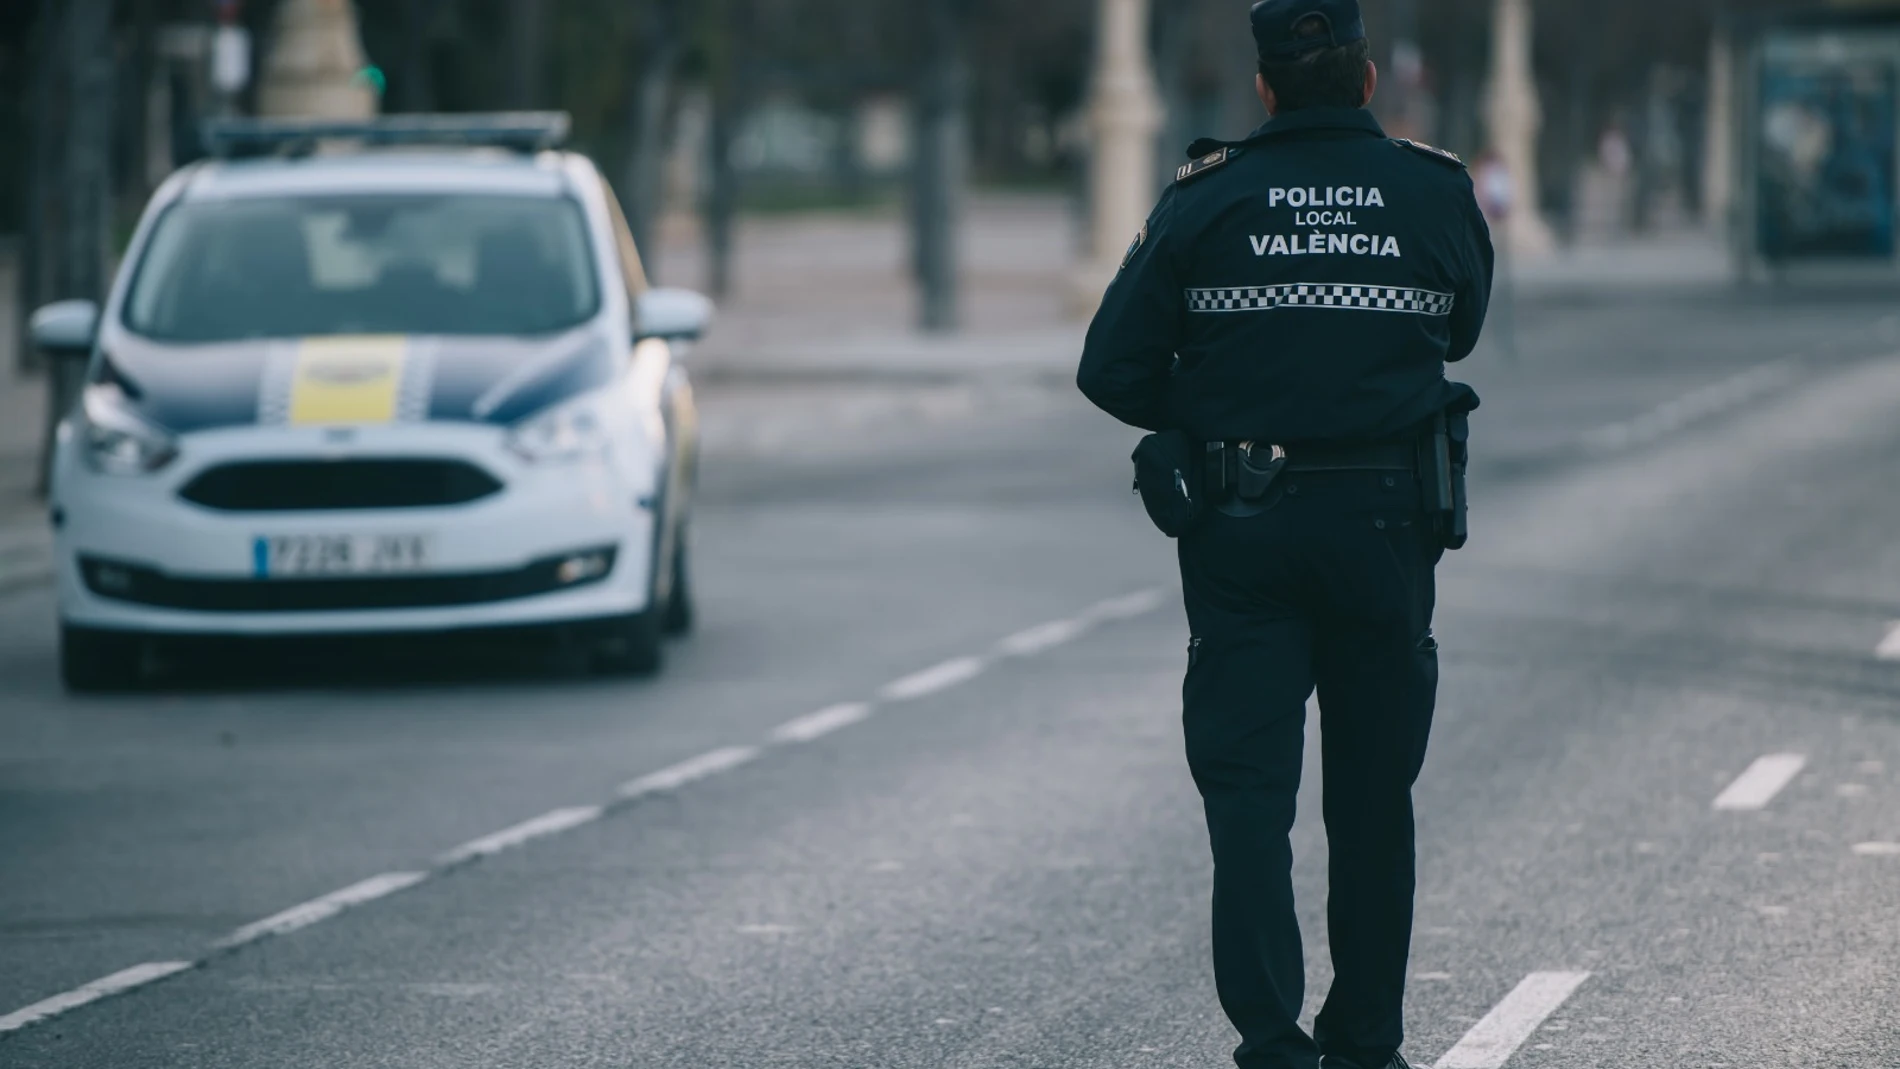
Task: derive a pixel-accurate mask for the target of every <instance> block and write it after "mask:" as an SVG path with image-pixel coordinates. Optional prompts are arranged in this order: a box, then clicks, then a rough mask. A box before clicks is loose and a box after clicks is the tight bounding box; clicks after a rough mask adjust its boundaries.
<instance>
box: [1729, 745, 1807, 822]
mask: <svg viewBox="0 0 1900 1069" xmlns="http://www.w3.org/2000/svg"><path fill="white" fill-rule="evenodd" d="M1807 763H1808V759H1807V757H1806V755H1804V754H1798V753H1771V754H1767V755H1765V756H1762V757H1757V758H1756V759H1755V763H1754V764H1752V765H1749V766H1748V768H1747V769H1746V770H1744V771H1743V772H1742V774H1741V775H1739V776H1737V777H1735V782H1733V783H1731V784H1729V785H1728V786H1727V787H1726V788H1724V789H1723V791H1722V793H1721V794H1718V795H1716V796H1715V808H1717V809H1728V810H1746V809H1761V808H1763V807H1765V806H1766V805H1767V804H1768V803H1769V802H1772V801H1774V800H1775V795H1777V794H1780V793H1781V789H1782V788H1783V787H1786V786H1787V785H1788V784H1789V783H1791V782H1793V780H1794V778H1795V777H1796V776H1798V775H1800V774H1801V769H1802V768H1803V767H1804V766H1806V765H1807Z"/></svg>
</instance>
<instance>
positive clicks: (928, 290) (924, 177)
mask: <svg viewBox="0 0 1900 1069" xmlns="http://www.w3.org/2000/svg"><path fill="white" fill-rule="evenodd" d="M967 13H968V3H967V0H925V4H924V18H923V20H922V23H921V30H922V40H921V46H922V48H921V51H922V53H923V55H922V57H921V59H920V62H919V63H918V64H917V75H918V81H917V89H916V98H917V106H916V109H915V110H916V118H915V120H914V122H915V126H916V129H915V139H916V149H915V150H914V153H913V156H912V160H911V211H912V219H911V224H912V235H913V236H912V243H911V244H912V250H913V253H914V256H915V265H914V269H915V273H916V276H917V286H918V291H919V297H920V302H919V311H918V325H919V326H921V327H922V328H923V329H925V330H927V331H933V332H940V333H941V332H948V331H953V330H955V329H956V328H957V320H958V309H957V292H958V285H957V273H958V262H957V261H958V256H957V220H958V215H959V209H960V206H961V201H962V195H963V182H964V176H965V174H966V172H967V167H966V164H965V154H966V153H967V152H968V147H967V139H968V135H969V131H968V128H967V118H968V114H969V111H968V107H969V102H968V99H967V98H968V95H969V77H968V75H967V73H966V71H965V69H964V55H963V53H964V41H963V35H964V32H965V18H966V15H967Z"/></svg>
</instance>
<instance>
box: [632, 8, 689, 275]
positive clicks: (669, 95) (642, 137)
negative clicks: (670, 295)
mask: <svg viewBox="0 0 1900 1069" xmlns="http://www.w3.org/2000/svg"><path fill="white" fill-rule="evenodd" d="M640 11H641V20H640V27H639V33H638V39H637V43H636V44H635V46H634V48H635V51H634V52H633V53H632V54H633V55H634V57H635V59H634V68H633V75H632V77H630V78H629V79H628V84H627V87H626V89H627V106H626V118H627V141H626V144H627V150H626V164H625V166H624V169H623V171H622V174H623V176H624V177H623V178H622V181H621V187H620V191H621V199H622V201H623V202H624V206H625V210H626V213H627V222H628V224H629V225H630V226H632V228H633V239H634V242H635V243H636V244H638V245H639V247H640V249H641V250H642V252H643V253H644V254H645V257H646V259H647V262H648V264H649V270H652V269H653V267H654V266H657V260H658V256H659V244H660V243H659V237H660V235H659V226H658V224H659V218H660V209H661V208H662V204H661V203H660V200H661V196H662V194H663V193H664V189H663V188H662V181H661V179H662V177H663V175H664V173H665V165H666V152H667V143H668V141H669V140H670V137H671V133H672V127H673V115H674V109H675V108H676V107H677V106H678V92H677V89H678V86H677V85H676V81H677V78H678V75H679V72H680V67H681V65H682V64H683V62H684V60H685V58H686V44H687V39H686V11H685V2H684V0H644V2H643V3H642V4H641V5H640Z"/></svg>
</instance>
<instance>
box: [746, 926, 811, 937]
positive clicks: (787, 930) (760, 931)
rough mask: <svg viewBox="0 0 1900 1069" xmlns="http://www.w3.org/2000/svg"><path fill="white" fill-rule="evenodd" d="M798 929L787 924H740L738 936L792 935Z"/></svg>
mask: <svg viewBox="0 0 1900 1069" xmlns="http://www.w3.org/2000/svg"><path fill="white" fill-rule="evenodd" d="M797 931H798V929H797V928H794V927H792V926H791V925H789V924H741V925H740V926H739V934H740V935H793V934H795V933H797Z"/></svg>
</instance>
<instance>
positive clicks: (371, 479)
mask: <svg viewBox="0 0 1900 1069" xmlns="http://www.w3.org/2000/svg"><path fill="white" fill-rule="evenodd" d="M500 490H501V481H500V480H499V479H496V478H495V477H494V476H493V475H490V474H489V473H488V472H486V471H483V470H482V469H481V468H478V467H476V466H475V465H473V464H470V463H468V462H466V461H461V460H436V459H428V458H419V459H410V458H402V459H397V458H390V459H357V460H247V461H241V462H238V463H234V464H221V465H219V466H217V467H215V468H207V469H205V470H204V471H203V472H201V473H199V474H198V476H197V477H196V478H194V479H192V480H191V481H190V482H189V483H186V484H185V487H184V489H182V490H180V491H179V492H178V494H179V496H180V497H182V498H184V499H185V500H186V501H190V502H192V503H193V504H197V505H203V506H204V507H205V508H209V509H217V510H219V511H221V512H288V511H301V510H310V511H319V510H332V509H412V508H435V507H440V506H444V505H465V504H467V503H469V502H471V501H479V500H481V499H482V498H484V497H487V496H489V495H490V494H494V493H497V492H499V491H500Z"/></svg>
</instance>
